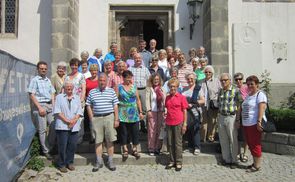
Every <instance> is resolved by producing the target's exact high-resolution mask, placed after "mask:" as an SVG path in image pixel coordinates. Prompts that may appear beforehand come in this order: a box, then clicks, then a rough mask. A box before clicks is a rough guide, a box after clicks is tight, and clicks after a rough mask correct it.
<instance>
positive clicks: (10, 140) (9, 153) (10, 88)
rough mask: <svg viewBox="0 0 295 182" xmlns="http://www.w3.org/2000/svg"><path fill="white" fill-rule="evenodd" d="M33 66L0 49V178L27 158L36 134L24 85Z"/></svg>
mask: <svg viewBox="0 0 295 182" xmlns="http://www.w3.org/2000/svg"><path fill="white" fill-rule="evenodd" d="M35 73H36V66H35V65H33V64H30V63H27V62H25V61H22V60H19V59H17V58H15V57H13V56H12V55H10V54H8V53H6V52H4V51H1V50H0V97H1V102H0V178H1V180H0V181H3V182H4V181H11V180H13V179H14V177H15V175H16V174H17V173H18V172H19V171H20V170H22V168H23V167H25V165H26V164H27V162H28V159H29V158H30V155H29V153H30V144H31V142H32V139H33V137H34V135H35V126H34V124H33V122H32V119H31V109H30V101H29V96H28V94H27V92H26V88H27V87H28V84H29V82H30V80H31V78H32V77H33V76H34V75H35Z"/></svg>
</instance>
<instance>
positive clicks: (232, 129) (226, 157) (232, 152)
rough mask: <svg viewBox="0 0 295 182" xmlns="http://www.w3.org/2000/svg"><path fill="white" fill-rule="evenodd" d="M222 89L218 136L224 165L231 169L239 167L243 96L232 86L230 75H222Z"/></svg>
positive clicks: (219, 98) (219, 104)
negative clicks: (239, 136)
mask: <svg viewBox="0 0 295 182" xmlns="http://www.w3.org/2000/svg"><path fill="white" fill-rule="evenodd" d="M220 83H221V86H222V89H221V90H220V91H219V94H218V99H217V102H218V108H219V118H218V134H219V140H220V145H221V152H222V158H223V161H224V162H223V165H225V166H230V168H231V169H234V168H236V167H237V155H238V138H237V136H238V133H237V128H238V127H239V124H240V109H239V108H240V103H241V99H242V98H241V96H240V92H239V89H238V88H236V87H235V86H233V85H232V84H231V76H230V74H229V73H222V74H221V76H220Z"/></svg>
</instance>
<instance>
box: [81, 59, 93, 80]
mask: <svg viewBox="0 0 295 182" xmlns="http://www.w3.org/2000/svg"><path fill="white" fill-rule="evenodd" d="M81 67H82V72H81V73H82V74H83V75H84V78H85V79H87V78H89V77H91V74H90V72H89V71H88V62H87V61H85V60H83V61H81Z"/></svg>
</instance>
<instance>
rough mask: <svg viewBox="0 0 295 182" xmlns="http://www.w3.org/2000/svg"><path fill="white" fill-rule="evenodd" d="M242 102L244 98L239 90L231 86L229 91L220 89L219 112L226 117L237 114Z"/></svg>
mask: <svg viewBox="0 0 295 182" xmlns="http://www.w3.org/2000/svg"><path fill="white" fill-rule="evenodd" d="M241 101H242V97H241V94H240V91H239V89H238V88H236V87H234V86H230V88H229V89H228V90H224V89H220V92H219V94H218V99H217V102H218V106H219V112H220V113H221V114H224V115H227V114H230V113H235V112H236V111H237V109H238V106H239V104H240V103H241Z"/></svg>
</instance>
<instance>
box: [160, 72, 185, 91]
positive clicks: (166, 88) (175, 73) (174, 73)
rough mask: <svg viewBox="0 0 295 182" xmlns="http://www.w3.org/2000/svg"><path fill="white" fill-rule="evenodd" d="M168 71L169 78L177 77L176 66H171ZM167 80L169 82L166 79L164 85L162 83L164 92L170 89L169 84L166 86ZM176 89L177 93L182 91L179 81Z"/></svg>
mask: <svg viewBox="0 0 295 182" xmlns="http://www.w3.org/2000/svg"><path fill="white" fill-rule="evenodd" d="M169 72H170V75H171V78H170V79H172V78H176V79H177V75H178V69H177V68H175V67H173V68H171V69H170V70H169ZM168 82H169V80H168V81H166V82H165V83H164V85H163V89H164V91H165V93H169V91H170V90H169V86H168ZM177 91H178V92H179V93H180V92H181V91H182V85H181V84H180V83H179V87H178V89H177Z"/></svg>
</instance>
